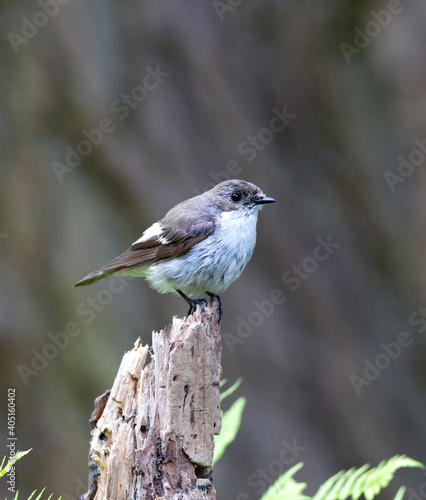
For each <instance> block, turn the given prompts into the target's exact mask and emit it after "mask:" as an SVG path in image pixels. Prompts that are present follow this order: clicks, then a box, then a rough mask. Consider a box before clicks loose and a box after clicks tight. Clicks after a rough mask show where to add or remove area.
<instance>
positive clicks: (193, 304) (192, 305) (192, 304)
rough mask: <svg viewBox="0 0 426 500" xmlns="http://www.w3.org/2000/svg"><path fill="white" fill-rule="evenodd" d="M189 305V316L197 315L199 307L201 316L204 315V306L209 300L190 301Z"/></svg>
mask: <svg viewBox="0 0 426 500" xmlns="http://www.w3.org/2000/svg"><path fill="white" fill-rule="evenodd" d="M188 304H189V311H188V316H191V314H194V313H195V311H196V309H197V306H200V308H201V314H203V312H204V306H205V305H207V300H206V299H189V300H188Z"/></svg>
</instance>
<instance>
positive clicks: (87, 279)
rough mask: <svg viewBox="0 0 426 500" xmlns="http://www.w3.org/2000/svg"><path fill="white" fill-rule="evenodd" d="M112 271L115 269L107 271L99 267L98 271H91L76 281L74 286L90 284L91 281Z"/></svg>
mask: <svg viewBox="0 0 426 500" xmlns="http://www.w3.org/2000/svg"><path fill="white" fill-rule="evenodd" d="M114 271H115V270H114V269H111V270H108V271H102V269H100V270H99V271H93V273H90V274H88V275H87V276H85V277H84V278H83V279H82V280H80V281H77V283H76V284H75V285H74V286H85V285H91V284H92V283H95V281H98V280H101V279H102V278H106V277H107V276H110V275H111V274H113V273H114Z"/></svg>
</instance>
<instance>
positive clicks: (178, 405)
mask: <svg viewBox="0 0 426 500" xmlns="http://www.w3.org/2000/svg"><path fill="white" fill-rule="evenodd" d="M147 355H148V346H143V345H142V342H141V340H140V338H139V339H138V340H137V341H136V343H135V346H134V348H133V349H132V350H131V351H129V352H126V353H125V355H124V357H123V359H122V362H121V365H120V368H119V370H118V373H117V376H116V378H115V381H114V384H113V386H112V389H111V391H108V392H109V394H108V392H107V393H105V394H104V395H103V396H100V397H99V398H97V400H96V401H95V410H94V412H93V414H92V418H91V421H90V422H91V427H92V436H93V437H92V440H91V447H90V454H89V467H90V478H89V483H90V484H89V491H88V493H87V494H86V495H83V497H80V499H84V500H89V499H95V500H101V499H102V500H104V499H105V500H106V499H108V500H127V499H134V500H139V499H140V500H145V499H185V500H186V499H215V498H216V491H215V489H214V486H213V483H212V475H213V474H212V469H211V464H212V460H213V451H214V442H213V436H214V434H219V432H220V428H221V415H220V402H219V395H220V391H219V382H220V378H221V375H222V368H221V343H220V333H219V325H218V309H217V301H216V302H215V303H214V305H213V306H208V307H206V310H205V312H204V313H203V314H201V313H200V312H199V310H198V309H197V312H196V313H195V314H193V315H192V316H189V317H185V318H184V319H180V318H177V317H174V318H173V323H172V325H169V326H168V327H166V328H165V329H164V330H162V331H160V332H159V333H157V332H153V334H152V356H151V358H152V360H151V362H150V363H149V364H147V365H146V366H145V361H146V358H147Z"/></svg>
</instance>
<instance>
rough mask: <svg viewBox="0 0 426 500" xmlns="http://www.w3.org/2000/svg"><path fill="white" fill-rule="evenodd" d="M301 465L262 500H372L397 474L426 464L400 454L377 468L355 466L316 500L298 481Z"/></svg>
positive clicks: (330, 482) (327, 485)
mask: <svg viewBox="0 0 426 500" xmlns="http://www.w3.org/2000/svg"><path fill="white" fill-rule="evenodd" d="M302 466H303V463H299V464H297V465H295V466H294V467H292V468H291V469H289V470H288V471H287V472H286V473H285V474H283V475H282V476H280V477H279V478H278V479H277V480H276V481H275V483H274V484H273V485H272V486H271V487H270V488H269V489H268V490H267V491H266V492H265V493H264V494H263V496H262V498H261V500H345V499H346V498H352V499H353V500H358V499H359V497H360V496H361V495H364V497H365V498H366V500H372V499H373V498H374V497H375V496H376V495H377V494H378V493H379V492H380V490H382V489H383V488H385V487H386V486H388V484H389V483H390V482H391V480H392V478H393V476H394V474H395V472H396V471H397V470H398V469H401V468H402V467H420V468H424V465H423V464H421V463H420V462H417V460H413V459H411V458H408V457H406V456H405V455H397V456H396V457H393V458H391V459H390V460H386V461H383V462H381V463H380V464H379V465H378V466H377V467H374V468H372V469H370V465H369V464H367V465H363V466H362V467H359V468H356V467H352V468H351V469H349V470H346V471H345V470H342V471H340V472H338V473H337V474H335V475H334V476H332V477H331V478H330V479H328V480H327V481H326V482H325V483H324V484H323V485H322V486H320V488H319V489H318V491H317V493H316V494H315V495H314V496H313V497H308V496H306V495H304V494H303V491H304V490H305V488H306V483H299V482H297V481H296V480H295V479H294V477H293V476H294V475H295V473H296V472H297V471H298V470H299V469H301V468H302ZM404 493H405V487H404V486H403V487H401V488H400V489H399V490H398V492H397V494H396V495H395V498H394V500H403V496H404Z"/></svg>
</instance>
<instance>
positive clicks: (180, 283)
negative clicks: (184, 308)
mask: <svg viewBox="0 0 426 500" xmlns="http://www.w3.org/2000/svg"><path fill="white" fill-rule="evenodd" d="M257 216H258V210H246V211H242V210H233V211H230V212H223V213H222V214H221V215H220V216H219V217H218V218H217V219H216V228H215V231H214V233H213V234H212V235H211V236H209V237H208V238H206V239H205V240H204V241H202V242H201V243H199V244H197V245H196V246H195V247H193V248H192V249H191V250H190V251H189V252H188V253H187V254H186V255H184V256H183V257H180V258H178V259H173V260H171V261H169V262H164V263H160V264H156V265H153V266H151V267H150V268H149V269H148V270H147V271H146V278H147V279H148V281H150V283H151V286H153V287H154V288H156V289H157V290H158V291H159V292H162V293H170V292H174V291H175V290H176V289H179V290H182V291H183V292H184V293H185V294H186V295H188V296H190V297H195V296H200V295H202V294H204V293H205V292H211V293H214V294H217V295H219V294H221V293H222V292H223V291H225V290H226V289H227V288H228V286H229V285H230V284H231V283H232V282H233V281H235V280H236V279H237V278H238V277H239V276H240V274H241V273H242V272H243V270H244V268H245V266H246V264H247V262H248V261H249V260H250V257H251V256H252V254H253V250H254V246H255V244H256V223H257Z"/></svg>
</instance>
